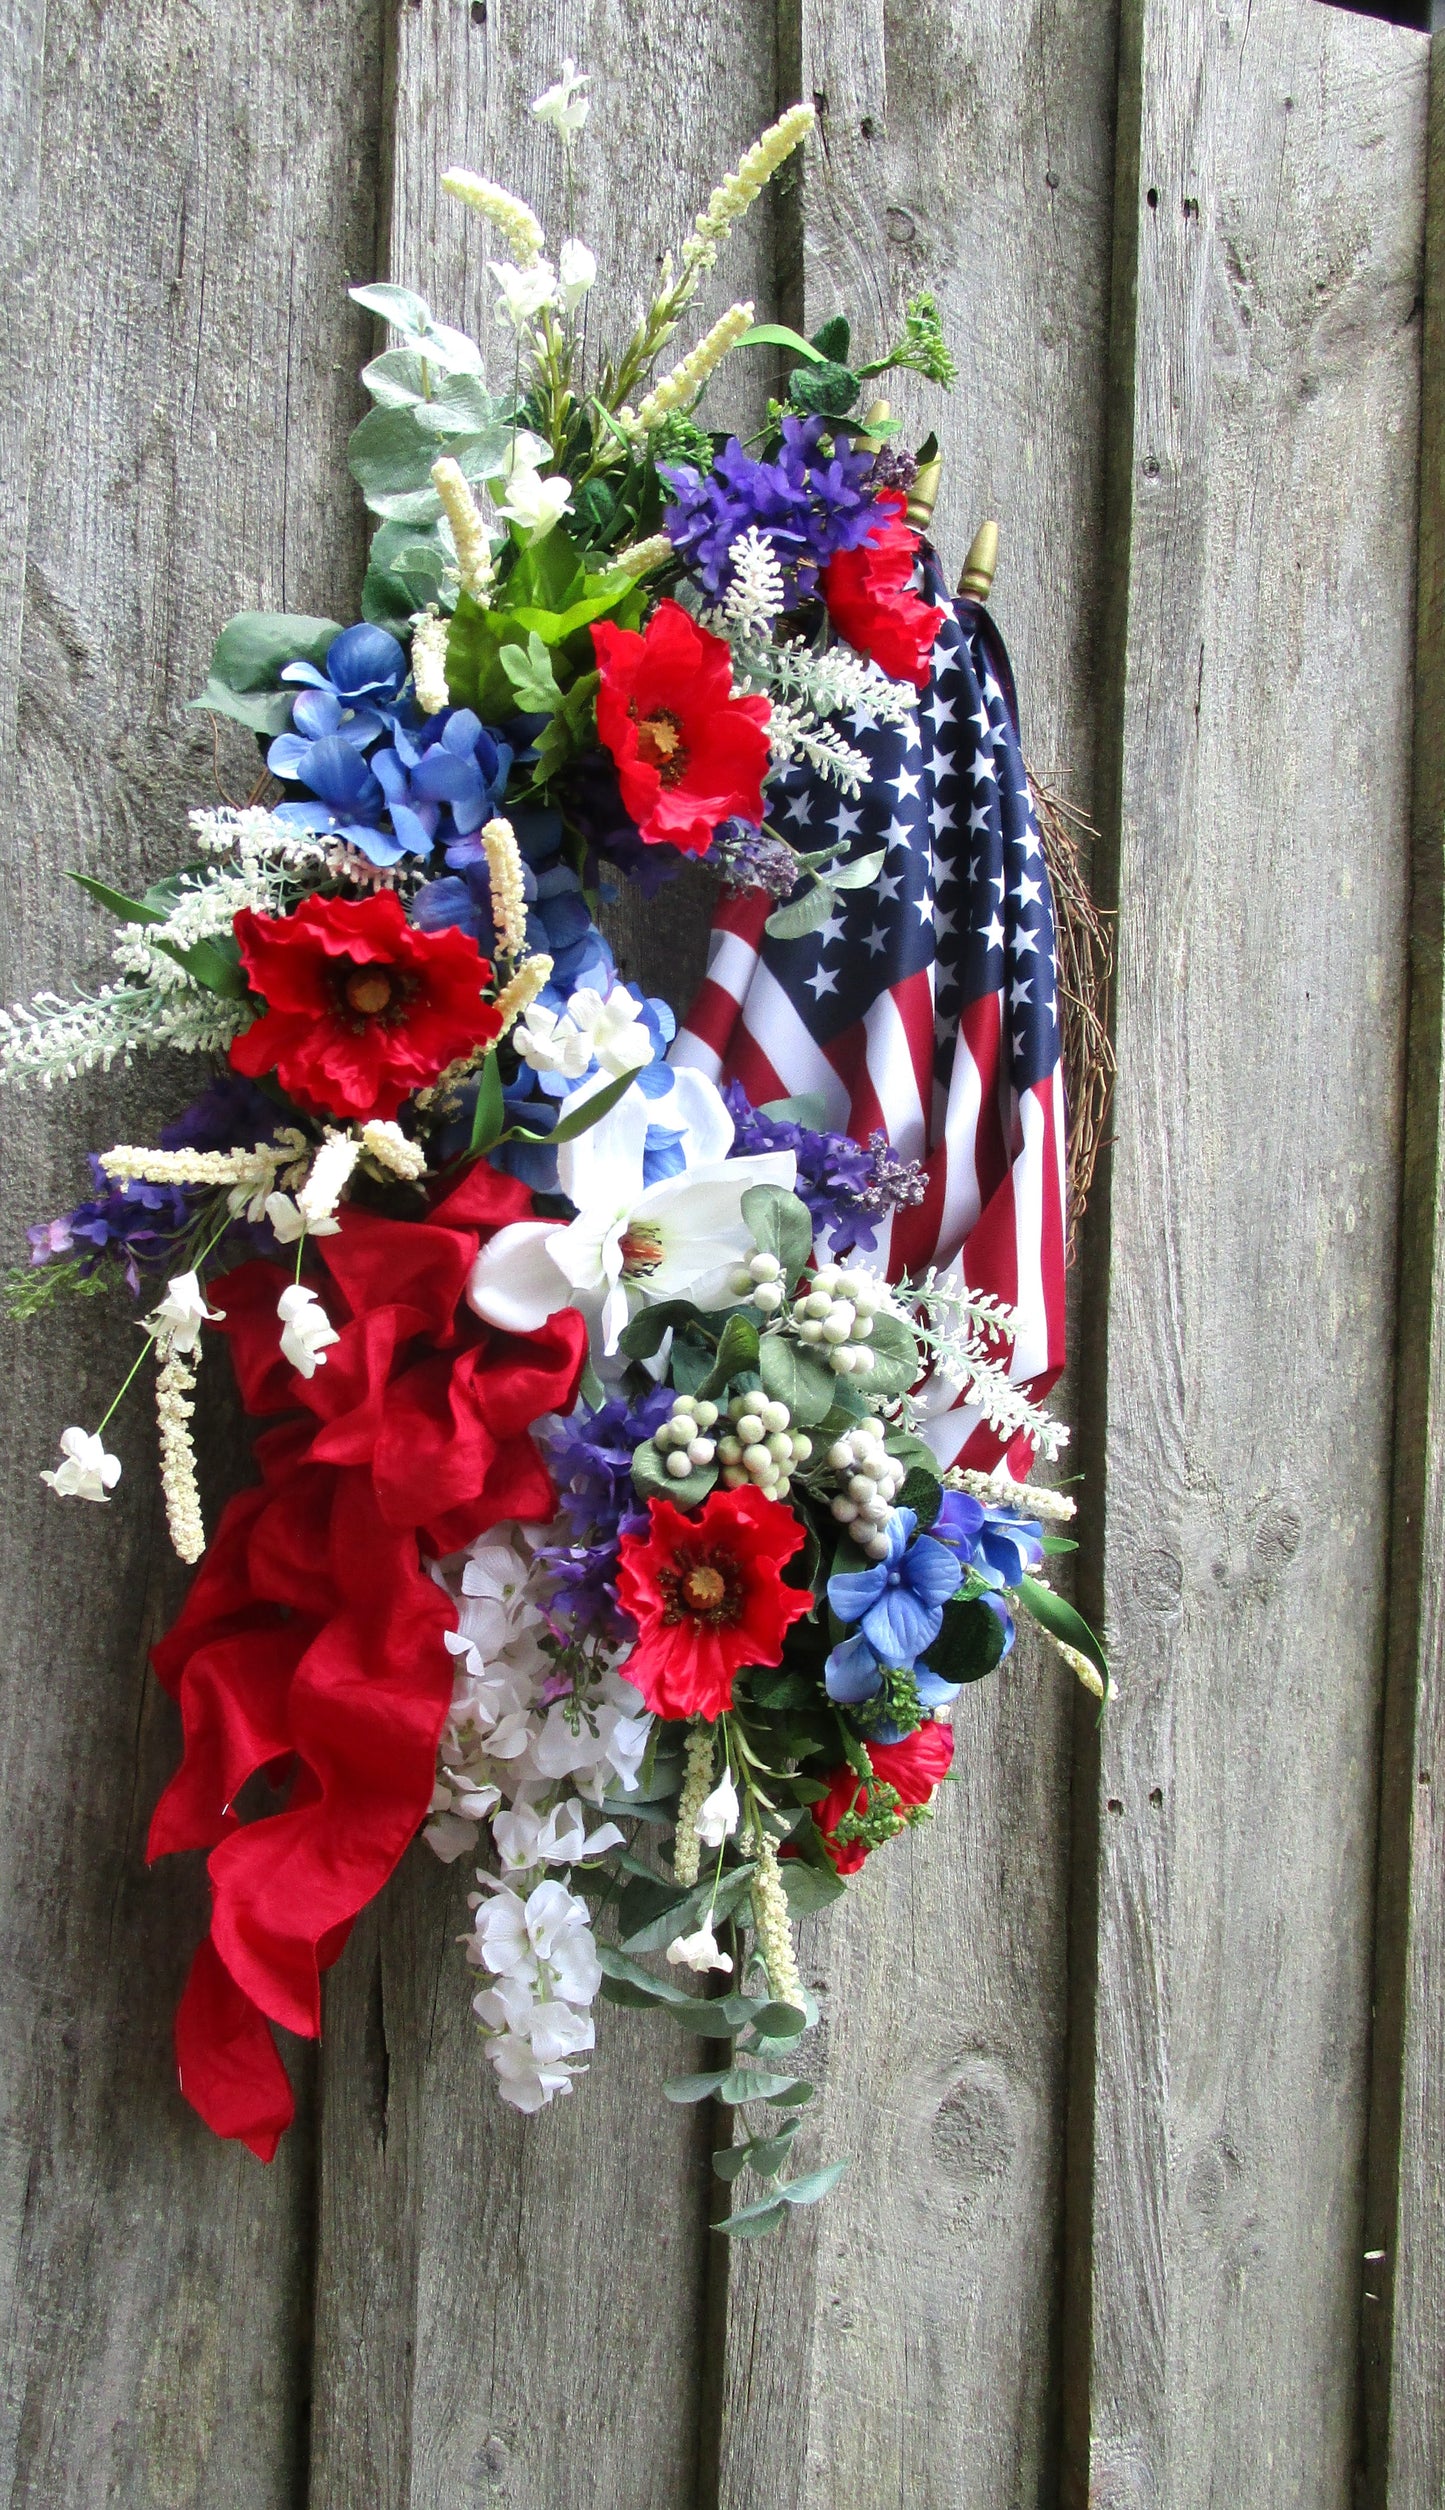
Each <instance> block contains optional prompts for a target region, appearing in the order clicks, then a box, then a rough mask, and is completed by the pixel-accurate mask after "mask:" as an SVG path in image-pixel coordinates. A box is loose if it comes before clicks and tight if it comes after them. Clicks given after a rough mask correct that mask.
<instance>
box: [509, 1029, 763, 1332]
mask: <svg viewBox="0 0 1445 2510" xmlns="http://www.w3.org/2000/svg"><path fill="white" fill-rule="evenodd" d="M598 1086H599V1087H602V1086H605V1083H602V1082H599V1084H598ZM585 1096H586V1093H585V1092H583V1091H579V1092H578V1093H577V1096H576V1097H575V1098H574V1099H573V1101H572V1105H573V1107H574V1108H575V1107H576V1106H577V1105H578V1104H579V1103H581V1102H583V1101H584V1099H585ZM650 1133H654V1134H655V1133H662V1134H665V1135H667V1136H668V1137H669V1143H668V1146H669V1149H680V1151H681V1154H682V1157H683V1159H684V1161H685V1163H686V1164H685V1166H684V1168H683V1170H682V1172H681V1173H680V1174H678V1175H673V1176H668V1177H665V1178H664V1179H663V1180H662V1181H661V1182H660V1183H659V1184H656V1185H648V1184H647V1183H646V1182H645V1177H646V1166H647V1157H648V1136H649V1134H650ZM732 1138H733V1120H732V1117H731V1116H730V1115H729V1114H728V1111H727V1108H726V1107H725V1106H724V1104H723V1101H722V1098H721V1095H720V1094H719V1092H718V1091H717V1090H716V1089H715V1088H714V1086H713V1084H712V1082H711V1081H709V1080H707V1079H706V1078H705V1076H704V1075H703V1074H702V1073H700V1072H694V1071H689V1070H687V1069H682V1070H678V1071H675V1072H674V1073H673V1074H672V1085H671V1088H670V1089H669V1090H668V1092H667V1093H666V1095H665V1096H663V1097H661V1098H654V1099H648V1098H644V1097H643V1096H642V1094H641V1092H640V1091H635V1090H629V1091H628V1092H627V1094H626V1096H625V1097H623V1098H622V1099H620V1100H619V1101H618V1104H617V1105H616V1106H615V1107H614V1108H613V1109H612V1111H611V1113H610V1114H609V1115H606V1116H604V1117H603V1118H602V1120H601V1122H600V1123H599V1124H595V1125H593V1126H592V1128H591V1130H590V1131H589V1132H586V1133H582V1134H580V1135H579V1136H578V1138H577V1139H576V1141H574V1142H568V1143H566V1144H565V1145H564V1147H563V1148H562V1150H561V1151H559V1153H558V1156H557V1169H558V1176H559V1179H560V1182H561V1187H562V1191H563V1193H564V1194H566V1195H567V1196H568V1198H569V1200H570V1201H571V1202H572V1203H574V1204H575V1205H576V1208H577V1217H576V1219H575V1220H573V1221H570V1222H568V1223H566V1224H565V1225H560V1226H559V1225H558V1224H557V1223H555V1222H553V1221H546V1220H519V1221H514V1222H512V1223H511V1225H510V1226H509V1227H507V1228H505V1229H499V1230H498V1232H497V1234H496V1236H495V1237H494V1238H492V1239H490V1240H489V1241H488V1243H487V1245H486V1246H484V1247H483V1249H482V1251H481V1253H480V1254H479V1256H478V1257H477V1260H476V1263H475V1265H474V1266H473V1269H472V1277H471V1280H470V1282H469V1284H468V1288H467V1297H468V1299H469V1301H470V1303H471V1305H472V1307H473V1308H474V1309H475V1310H476V1312H477V1314H478V1315H479V1316H483V1317H485V1318H486V1320H487V1322H488V1323H489V1324H494V1325H498V1326H500V1327H501V1328H502V1329H503V1330H504V1331H508V1332H513V1333H535V1332H536V1331H537V1330H538V1329H539V1327H540V1326H542V1325H544V1324H545V1323H546V1321H547V1319H548V1317H549V1316H553V1315H555V1314H556V1312H557V1310H558V1309H559V1308H563V1307H576V1308H579V1309H580V1310H581V1312H582V1314H583V1315H584V1316H585V1317H586V1318H587V1320H588V1323H589V1325H590V1326H591V1327H592V1328H593V1330H594V1332H595V1333H596V1334H597V1335H598V1337H599V1338H600V1342H601V1348H602V1350H603V1352H604V1353H610V1352H613V1351H615V1350H616V1348H617V1342H618V1337H619V1335H620V1334H621V1332H622V1329H623V1327H624V1325H625V1324H626V1322H627V1319H628V1316H629V1314H630V1313H631V1312H632V1310H633V1308H634V1307H636V1306H640V1305H642V1304H644V1303H645V1302H646V1301H648V1300H651V1299H674V1298H692V1299H695V1300H696V1301H697V1303H698V1304H699V1306H702V1307H709V1308H717V1307H725V1306H729V1305H734V1304H736V1302H737V1297H738V1293H737V1292H736V1290H734V1288H733V1286H732V1284H733V1278H734V1276H735V1274H736V1273H737V1271H738V1269H739V1266H740V1265H742V1264H743V1263H745V1261H746V1259H747V1257H748V1256H749V1255H750V1254H751V1253H752V1251H753V1239H752V1233H751V1231H750V1230H749V1228H748V1226H747V1223H746V1221H745V1220H744V1219H743V1215H742V1200H743V1196H744V1194H746V1193H747V1191H748V1189H749V1187H750V1186H754V1185H779V1186H783V1187H785V1188H791V1187H792V1186H793V1184H794V1183H795V1181H796V1177H797V1163H796V1161H795V1159H794V1157H793V1154H792V1152H791V1151H763V1152H760V1153H757V1154H755V1155H754V1156H752V1157H749V1158H746V1159H729V1158H728V1157H727V1152H728V1150H729V1148H730V1147H731V1144H732Z"/></svg>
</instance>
